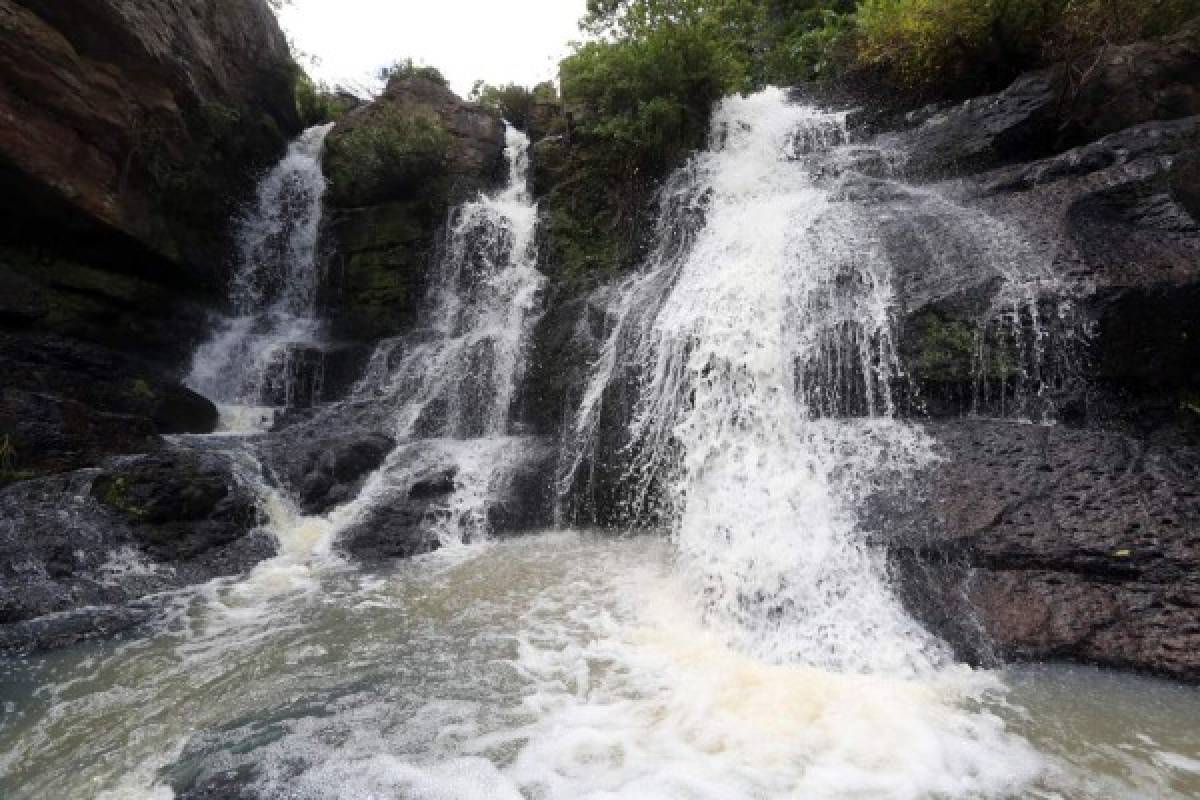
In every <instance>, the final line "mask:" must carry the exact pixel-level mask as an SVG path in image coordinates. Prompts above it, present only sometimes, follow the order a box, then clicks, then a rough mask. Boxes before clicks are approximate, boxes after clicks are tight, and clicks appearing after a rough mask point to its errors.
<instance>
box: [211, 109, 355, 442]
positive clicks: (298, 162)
mask: <svg viewBox="0 0 1200 800" xmlns="http://www.w3.org/2000/svg"><path fill="white" fill-rule="evenodd" d="M332 127H333V126H332V124H330V125H321V126H318V127H315V128H310V129H308V130H307V131H305V132H304V133H303V134H301V136H300V137H299V138H297V139H296V141H294V142H293V143H292V144H291V146H290V147H289V148H288V152H287V155H286V156H285V157H284V158H283V160H282V161H280V162H279V164H277V165H276V166H275V168H274V169H272V170H271V171H270V172H269V173H267V175H266V176H265V177H264V178H263V179H262V181H261V182H260V183H259V186H258V192H257V196H256V201H255V205H254V206H253V208H252V209H250V210H249V211H248V212H247V213H246V215H245V216H244V217H243V218H242V220H241V222H240V224H239V228H238V232H237V245H238V260H237V264H236V266H235V271H234V274H233V280H232V283H231V288H230V311H231V314H230V316H229V317H227V318H225V319H224V320H222V321H221V322H220V324H219V325H218V327H217V330H216V331H215V333H214V334H213V335H212V336H211V337H210V339H209V340H208V341H207V342H206V343H205V344H203V345H202V346H201V347H200V348H199V349H198V350H197V351H196V354H195V356H194V357H193V359H192V371H191V375H190V376H189V378H188V385H190V386H191V387H192V388H194V389H195V390H196V391H198V392H200V393H201V394H203V395H205V396H207V397H209V398H211V399H212V400H214V401H215V402H217V403H218V404H219V405H222V406H224V407H225V409H226V411H227V413H225V414H223V420H224V422H225V423H226V424H225V427H227V428H230V429H239V428H250V429H254V428H256V427H259V426H258V424H257V423H259V422H261V421H262V420H263V419H266V420H268V422H269V419H270V417H271V415H270V414H269V413H267V412H266V411H265V410H257V411H254V412H250V413H248V412H246V411H245V409H246V408H251V409H258V408H259V407H262V406H280V405H293V404H294V403H295V402H296V401H297V395H298V394H301V393H302V394H304V395H306V396H311V395H314V394H316V395H319V393H320V387H319V381H320V378H319V368H318V369H316V370H315V371H314V370H313V369H311V365H305V364H304V363H303V355H302V352H303V351H304V350H305V349H306V348H310V347H312V346H313V345H315V344H317V343H318V342H319V341H320V338H321V323H320V320H319V319H318V317H317V309H316V303H317V290H318V286H319V281H320V275H319V269H318V263H317V241H318V235H319V233H320V225H321V211H322V202H321V201H322V198H323V197H324V194H325V177H324V175H323V174H322V173H321V152H322V150H323V148H324V144H325V138H326V136H327V135H328V133H329V131H330V130H331V129H332ZM302 381H306V382H307V383H309V384H317V385H308V386H301V385H300V384H301V382H302Z"/></svg>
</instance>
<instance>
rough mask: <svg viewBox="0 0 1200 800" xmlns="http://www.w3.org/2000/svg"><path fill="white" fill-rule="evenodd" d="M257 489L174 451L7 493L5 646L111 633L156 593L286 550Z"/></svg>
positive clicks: (204, 460) (207, 460)
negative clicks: (263, 525) (264, 515)
mask: <svg viewBox="0 0 1200 800" xmlns="http://www.w3.org/2000/svg"><path fill="white" fill-rule="evenodd" d="M259 520H260V518H259V512H258V510H257V505H256V502H255V499H254V496H253V494H252V493H251V492H250V491H249V490H248V489H246V488H244V487H242V485H241V484H240V483H239V481H238V480H237V479H236V477H235V476H234V473H233V469H232V466H231V465H230V463H229V462H228V461H227V460H226V459H225V458H224V457H222V456H220V455H218V454H214V453H206V452H193V451H173V452H166V453H162V454H156V455H150V456H142V457H135V458H132V459H126V460H123V461H118V462H115V463H113V464H111V465H110V466H107V467H105V468H103V469H96V470H81V471H76V472H70V473H66V474H63V475H56V476H51V477H47V478H40V479H36V480H28V481H23V482H21V483H17V484H15V485H13V486H10V487H8V488H6V489H0V650H11V649H36V648H43V647H50V646H57V645H61V644H67V643H70V642H72V641H76V640H78V639H83V638H90V637H93V636H97V635H105V634H110V633H113V632H116V631H119V630H122V629H125V628H128V627H130V626H131V625H136V624H138V623H139V622H142V621H144V620H146V619H147V618H149V617H150V616H152V614H153V613H154V609H155V606H153V605H148V604H140V603H138V602H137V601H138V600H139V598H143V597H145V596H147V595H149V594H153V593H156V592H161V591H164V590H167V589H173V588H177V587H180V586H186V585H190V584H195V583H201V582H204V581H207V580H210V579H212V578H215V577H218V576H222V575H234V574H238V573H240V572H243V571H245V570H247V569H249V568H250V567H251V566H253V565H254V564H256V563H258V562H259V561H262V560H263V559H265V558H269V557H271V556H272V555H274V553H275V542H274V539H273V538H272V537H271V536H269V535H267V534H265V533H261V532H258V530H257V528H258V524H259Z"/></svg>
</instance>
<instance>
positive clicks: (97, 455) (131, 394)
mask: <svg viewBox="0 0 1200 800" xmlns="http://www.w3.org/2000/svg"><path fill="white" fill-rule="evenodd" d="M0 373H2V374H3V375H4V376H5V381H4V382H5V385H4V387H3V388H2V389H0V441H2V440H4V439H7V441H8V447H7V456H6V459H5V462H6V463H4V464H3V465H0V482H3V481H4V480H5V475H4V474H3V473H5V472H7V473H8V477H9V478H10V479H11V477H14V476H21V475H32V474H38V473H44V472H56V471H62V470H67V469H77V468H80V467H85V466H90V465H92V464H95V463H97V462H98V461H99V460H100V459H102V458H103V457H104V456H106V455H109V454H129V453H145V452H150V451H153V450H156V449H158V448H159V447H160V446H161V444H162V442H161V439H160V438H159V434H169V433H208V432H209V431H211V430H212V429H213V428H214V427H215V425H216V421H217V409H216V407H215V406H214V405H213V404H212V403H211V402H210V401H208V400H207V399H205V398H203V397H201V396H200V395H198V394H196V393H195V392H193V391H191V390H190V389H187V388H185V387H183V386H180V385H179V384H178V383H177V382H176V380H175V379H174V376H172V375H171V374H170V373H169V372H167V371H166V370H164V369H163V368H162V367H161V366H160V365H158V364H156V363H155V362H152V361H147V360H144V359H140V358H137V357H135V356H129V355H122V354H120V353H119V352H117V351H114V350H110V349H108V348H104V347H98V346H95V345H92V344H86V343H83V342H80V341H77V340H73V339H68V338H64V337H57V336H47V335H34V334H29V333H21V334H5V333H3V332H0Z"/></svg>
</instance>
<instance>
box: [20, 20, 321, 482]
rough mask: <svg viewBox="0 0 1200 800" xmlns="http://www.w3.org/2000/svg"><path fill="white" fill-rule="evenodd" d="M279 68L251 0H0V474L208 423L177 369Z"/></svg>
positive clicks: (263, 160)
mask: <svg viewBox="0 0 1200 800" xmlns="http://www.w3.org/2000/svg"><path fill="white" fill-rule="evenodd" d="M294 76H295V67H294V65H293V63H292V60H291V56H290V54H289V51H288V47H287V43H286V40H285V39H284V36H283V34H282V32H281V31H280V29H279V27H278V25H277V23H276V21H275V18H274V15H273V13H272V12H271V10H270V8H268V6H267V5H266V3H265V0H204V1H203V2H199V1H197V2H187V3H177V2H168V1H167V0H150V1H149V2H126V0H80V2H73V3H69V4H63V3H57V2H47V1H46V0H2V1H0V119H2V120H3V124H2V125H0V179H2V180H0V186H2V187H3V188H2V189H0V370H2V371H3V373H4V375H5V376H6V378H5V382H4V386H3V388H2V392H0V443H2V444H3V449H4V452H5V454H6V455H5V458H4V463H3V464H0V482H4V481H7V480H11V479H12V478H14V477H21V476H28V475H30V474H36V473H41V472H46V471H54V470H59V469H65V468H72V467H79V466H85V465H88V464H93V463H95V462H96V461H97V459H98V458H100V457H102V456H103V455H105V454H108V453H128V452H144V451H146V450H147V449H152V448H153V447H155V446H156V443H157V435H158V434H159V433H173V432H183V431H203V430H209V429H211V427H212V425H213V423H214V421H215V410H214V409H213V407H212V405H211V404H210V403H207V401H205V400H203V399H202V398H200V397H198V396H196V395H195V394H193V393H191V392H189V391H188V390H186V389H184V388H183V387H181V386H179V385H178V379H179V376H180V374H181V372H182V371H183V370H184V368H185V367H186V361H187V359H188V357H189V355H190V352H191V349H192V344H193V342H194V341H195V339H196V338H197V337H198V336H200V335H202V333H203V332H204V329H205V327H206V311H207V308H208V307H210V306H212V305H214V304H215V303H216V302H218V298H219V296H220V294H219V292H220V289H221V287H222V285H223V281H224V278H225V265H226V258H227V252H228V246H229V241H228V226H229V222H230V220H231V218H232V215H233V213H234V212H235V210H236V209H237V208H238V207H239V204H240V203H241V202H242V200H243V199H244V198H245V197H246V196H247V193H248V192H249V191H250V190H251V189H252V187H253V184H254V179H255V173H256V171H257V170H258V169H259V168H261V167H263V166H264V165H266V164H268V163H270V162H271V161H273V160H274V159H276V158H277V157H278V155H279V154H280V153H281V152H282V149H283V147H284V144H285V142H286V140H287V138H289V137H290V136H291V135H292V134H294V133H295V132H296V129H297V127H298V124H299V123H298V118H297V114H296V109H295V102H294V99H293V90H292V84H293V80H294Z"/></svg>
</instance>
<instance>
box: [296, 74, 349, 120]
mask: <svg viewBox="0 0 1200 800" xmlns="http://www.w3.org/2000/svg"><path fill="white" fill-rule="evenodd" d="M295 92H296V111H297V112H298V113H299V114H300V122H301V124H302V125H303V126H304V127H306V128H311V127H312V126H313V125H323V124H325V123H326V122H333V121H335V120H337V119H340V118H341V117H343V116H344V115H345V114H346V113H347V112H348V111H350V110H351V109H352V108H353V106H354V103H353V101H351V100H350V99H349V98H348V97H344V96H342V95H339V94H338V93H337V92H335V91H333V90H332V89H330V88H329V86H328V85H327V84H325V83H315V82H313V79H312V78H310V77H309V76H308V75H307V74H305V73H304V72H300V73H299V75H297V77H296V86H295Z"/></svg>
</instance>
